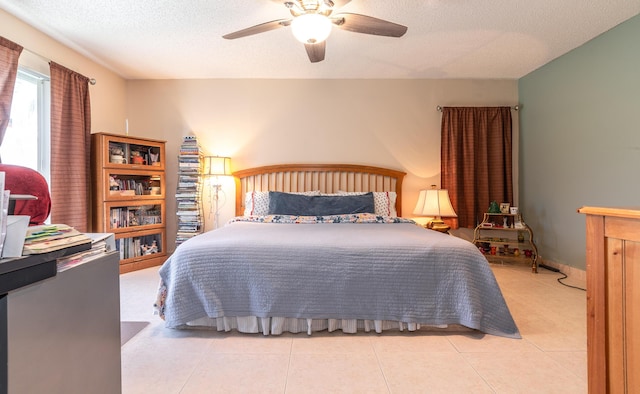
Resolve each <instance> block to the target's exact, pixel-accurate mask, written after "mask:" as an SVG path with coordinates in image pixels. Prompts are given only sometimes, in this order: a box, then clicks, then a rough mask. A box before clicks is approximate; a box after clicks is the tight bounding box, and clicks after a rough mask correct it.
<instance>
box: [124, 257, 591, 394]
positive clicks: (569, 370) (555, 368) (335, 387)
mask: <svg viewBox="0 0 640 394" xmlns="http://www.w3.org/2000/svg"><path fill="white" fill-rule="evenodd" d="M492 268H493V271H494V273H495V275H496V278H497V279H498V283H499V284H500V287H501V289H502V292H503V294H504V296H505V299H506V300H507V303H508V305H509V308H510V309H511V313H512V314H513V317H514V319H515V321H516V323H517V325H518V328H519V329H520V332H521V334H522V337H523V339H521V340H515V339H507V338H502V337H496V336H492V335H484V334H481V333H478V332H473V331H464V330H459V331H457V332H434V331H431V330H427V331H421V332H416V333H406V332H405V333H393V332H390V331H385V332H384V333H383V334H375V333H359V334H357V335H352V334H341V333H332V334H328V333H323V332H321V333H314V334H313V335H312V336H310V337H309V336H307V335H306V334H295V335H294V334H284V335H281V336H271V337H264V336H262V334H238V333H219V332H214V331H207V330H187V331H183V330H171V329H166V328H164V326H163V322H162V320H160V319H159V318H158V317H157V316H153V315H152V304H153V301H154V299H155V295H156V294H155V293H156V289H157V285H158V281H159V278H158V274H157V271H158V268H157V267H156V268H149V269H146V270H142V271H137V272H132V273H128V274H124V275H121V280H120V283H121V305H122V307H121V318H122V320H129V321H149V322H151V324H149V325H148V326H147V327H146V328H144V329H143V330H142V331H141V332H140V333H138V334H137V335H136V336H135V337H133V338H132V339H131V340H130V341H129V342H127V343H126V344H125V345H124V346H123V347H122V391H123V393H254V392H255V393H320V392H322V393H448V394H451V393H563V394H565V393H586V392H587V361H586V359H587V356H586V312H585V311H586V295H585V292H583V291H580V290H576V289H572V288H569V287H566V286H562V285H561V284H559V283H558V282H557V281H556V279H557V278H558V277H559V276H560V275H558V274H556V273H553V272H550V271H547V270H544V269H540V273H539V274H532V273H531V272H530V269H529V268H528V267H525V266H509V265H492ZM566 282H567V283H569V284H574V285H578V286H581V287H583V288H584V284H583V283H571V282H570V281H568V280H567V281H566Z"/></svg>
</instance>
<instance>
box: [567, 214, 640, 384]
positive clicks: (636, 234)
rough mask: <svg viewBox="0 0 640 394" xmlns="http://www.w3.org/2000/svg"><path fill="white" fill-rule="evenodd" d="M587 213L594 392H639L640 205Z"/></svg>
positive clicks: (589, 358)
mask: <svg viewBox="0 0 640 394" xmlns="http://www.w3.org/2000/svg"><path fill="white" fill-rule="evenodd" d="M578 212H580V213H583V214H586V215H587V362H588V373H589V377H588V381H589V393H594V394H595V393H640V208H638V209H624V208H598V207H583V208H581V209H579V210H578Z"/></svg>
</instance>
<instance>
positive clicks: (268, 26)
mask: <svg viewBox="0 0 640 394" xmlns="http://www.w3.org/2000/svg"><path fill="white" fill-rule="evenodd" d="M290 24H291V19H279V20H275V21H271V22H265V23H261V24H259V25H255V26H251V27H247V28H246V29H242V30H238V31H236V32H233V33H229V34H225V35H224V36H222V38H226V39H227V40H233V39H236V38H241V37H246V36H252V35H254V34H258V33H264V32H266V31H269V30H275V29H279V28H281V27H285V26H289V25H290Z"/></svg>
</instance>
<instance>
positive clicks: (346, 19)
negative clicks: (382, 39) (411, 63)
mask: <svg viewBox="0 0 640 394" xmlns="http://www.w3.org/2000/svg"><path fill="white" fill-rule="evenodd" d="M331 20H332V21H333V23H334V24H335V25H336V26H337V27H339V28H341V29H344V30H349V31H352V32H355V33H363V34H375V35H377V36H387V37H402V36H403V35H404V33H406V32H407V27H406V26H402V25H399V24H397V23H393V22H389V21H385V20H383V19H378V18H374V17H372V16H367V15H361V14H351V13H348V12H342V13H340V14H336V15H334V16H333V17H331Z"/></svg>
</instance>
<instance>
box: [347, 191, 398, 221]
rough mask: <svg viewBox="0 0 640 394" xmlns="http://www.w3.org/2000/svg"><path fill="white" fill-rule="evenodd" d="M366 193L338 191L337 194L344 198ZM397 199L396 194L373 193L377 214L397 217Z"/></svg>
mask: <svg viewBox="0 0 640 394" xmlns="http://www.w3.org/2000/svg"><path fill="white" fill-rule="evenodd" d="M364 193H365V192H345V191H342V190H338V193H337V194H338V195H342V196H357V195H359V194H364ZM396 198H397V194H396V192H373V203H374V205H375V208H376V211H375V214H376V215H379V216H391V217H394V218H395V217H397V216H398V211H396Z"/></svg>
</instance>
